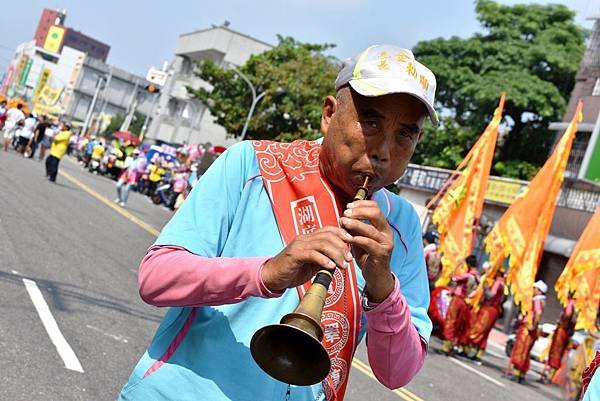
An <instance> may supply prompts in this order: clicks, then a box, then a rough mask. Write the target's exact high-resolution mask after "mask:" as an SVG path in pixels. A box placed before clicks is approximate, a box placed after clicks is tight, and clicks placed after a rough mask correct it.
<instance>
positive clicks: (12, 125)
mask: <svg viewBox="0 0 600 401" xmlns="http://www.w3.org/2000/svg"><path fill="white" fill-rule="evenodd" d="M22 109H23V104H22V103H17V105H16V107H13V108H10V109H8V111H7V112H6V122H5V123H4V135H3V136H4V151H5V152H8V146H9V145H10V143H11V142H12V140H13V137H14V136H15V132H16V131H17V129H18V128H19V127H20V126H22V125H23V121H24V120H25V114H24V113H23V111H22Z"/></svg>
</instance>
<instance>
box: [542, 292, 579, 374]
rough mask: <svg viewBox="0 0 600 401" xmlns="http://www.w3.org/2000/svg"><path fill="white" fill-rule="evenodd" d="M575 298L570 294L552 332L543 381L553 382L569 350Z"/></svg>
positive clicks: (572, 329) (573, 321)
mask: <svg viewBox="0 0 600 401" xmlns="http://www.w3.org/2000/svg"><path fill="white" fill-rule="evenodd" d="M575 322H576V314H575V300H574V299H573V297H572V294H570V296H569V299H568V300H567V306H566V307H565V308H563V310H562V311H561V313H560V316H559V318H558V321H557V322H556V328H555V329H554V332H553V333H552V341H551V342H550V351H549V352H548V360H547V361H546V363H547V368H546V369H545V372H544V376H543V378H542V381H543V382H545V383H551V382H552V379H553V378H554V375H555V374H556V372H557V371H558V369H560V366H561V364H562V360H563V356H564V354H565V352H566V351H567V346H568V345H569V341H570V338H571V336H572V335H573V332H574V331H575Z"/></svg>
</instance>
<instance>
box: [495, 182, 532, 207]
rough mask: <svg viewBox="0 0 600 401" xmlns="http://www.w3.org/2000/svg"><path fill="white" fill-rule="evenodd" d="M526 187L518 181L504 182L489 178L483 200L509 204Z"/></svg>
mask: <svg viewBox="0 0 600 401" xmlns="http://www.w3.org/2000/svg"><path fill="white" fill-rule="evenodd" d="M526 187H527V184H525V183H522V182H518V181H505V180H501V179H498V178H493V177H490V178H489V180H488V187H487V190H486V191H485V200H488V201H492V202H498V203H505V204H511V203H512V202H513V201H514V200H515V199H516V198H517V197H518V196H519V195H520V194H521V191H522V190H523V189H524V188H526Z"/></svg>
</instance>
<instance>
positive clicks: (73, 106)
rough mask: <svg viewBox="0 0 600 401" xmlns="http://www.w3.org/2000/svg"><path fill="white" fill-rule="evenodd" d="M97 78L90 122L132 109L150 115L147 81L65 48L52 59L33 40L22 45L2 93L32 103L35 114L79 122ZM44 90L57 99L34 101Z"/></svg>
mask: <svg viewBox="0 0 600 401" xmlns="http://www.w3.org/2000/svg"><path fill="white" fill-rule="evenodd" d="M101 78H102V82H101V89H100V91H99V93H98V98H97V101H96V105H95V107H94V110H93V116H95V117H97V116H98V115H100V114H104V115H113V116H114V115H116V114H119V113H120V114H126V113H127V112H128V111H129V110H130V109H131V108H132V107H133V106H134V104H136V103H137V108H136V110H137V111H139V112H140V113H142V114H144V115H149V114H150V109H151V103H152V102H151V98H150V96H151V95H149V94H147V93H146V91H145V89H144V88H145V86H146V85H147V84H148V82H147V81H146V79H145V78H143V77H141V76H138V75H134V74H131V73H129V72H127V71H124V70H121V69H119V68H117V67H114V66H111V65H108V64H106V63H104V62H103V61H101V60H98V59H95V58H92V57H88V56H87V55H86V54H85V53H84V52H81V51H79V50H75V49H73V48H71V47H69V46H63V47H62V48H61V51H60V53H56V52H52V51H49V50H48V49H45V48H43V47H39V46H37V45H36V43H35V41H33V40H32V41H30V42H25V43H22V44H20V45H19V46H17V49H16V51H15V55H14V58H13V60H12V62H11V65H10V66H9V73H8V74H7V80H6V81H7V82H5V83H4V84H3V85H2V88H3V89H6V92H7V95H8V96H9V97H13V96H17V97H20V98H22V99H24V100H25V101H27V102H30V103H31V107H32V109H33V111H34V112H37V113H39V114H52V115H55V116H60V117H63V118H66V119H68V120H71V121H76V122H83V121H84V120H85V118H86V115H87V113H88V110H89V108H90V105H91V102H92V98H93V96H94V93H95V90H96V86H97V85H98V83H99V81H100V79H101ZM43 87H47V88H50V89H51V92H54V93H55V94H56V96H55V97H54V101H52V102H50V103H48V102H46V101H45V100H46V99H40V97H39V96H37V92H39V91H40V90H41V89H42V88H43ZM50 98H52V96H50Z"/></svg>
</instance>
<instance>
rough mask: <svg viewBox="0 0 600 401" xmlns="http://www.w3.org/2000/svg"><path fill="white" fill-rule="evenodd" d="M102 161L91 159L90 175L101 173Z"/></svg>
mask: <svg viewBox="0 0 600 401" xmlns="http://www.w3.org/2000/svg"><path fill="white" fill-rule="evenodd" d="M100 165H101V163H100V160H98V159H90V162H89V164H88V171H89V172H90V173H94V174H98V173H100Z"/></svg>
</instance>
